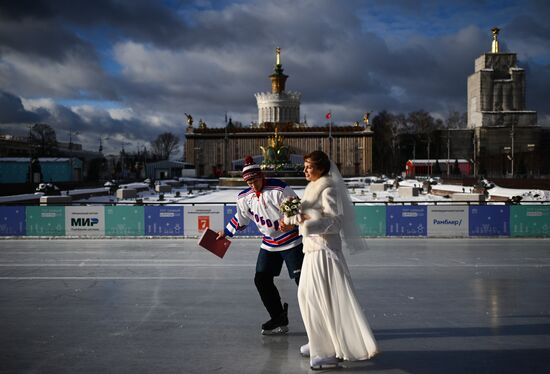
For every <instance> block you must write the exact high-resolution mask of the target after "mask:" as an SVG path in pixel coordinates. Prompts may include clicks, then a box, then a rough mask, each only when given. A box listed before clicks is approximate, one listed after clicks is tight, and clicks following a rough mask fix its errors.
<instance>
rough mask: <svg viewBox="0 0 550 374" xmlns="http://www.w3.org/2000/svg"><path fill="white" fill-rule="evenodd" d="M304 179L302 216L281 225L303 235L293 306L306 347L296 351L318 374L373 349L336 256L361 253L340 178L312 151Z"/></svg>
mask: <svg viewBox="0 0 550 374" xmlns="http://www.w3.org/2000/svg"><path fill="white" fill-rule="evenodd" d="M304 174H305V177H306V179H307V180H308V181H309V182H310V183H309V184H308V185H307V187H306V189H305V192H304V196H303V198H302V213H300V214H298V215H295V216H293V217H288V218H285V219H286V220H287V221H288V222H289V223H292V224H299V226H300V233H301V234H302V235H303V244H304V254H305V256H304V262H303V264H302V271H301V276H300V285H299V287H298V301H299V304H300V312H301V314H302V319H303V321H304V325H305V327H306V332H307V336H308V340H309V343H308V344H306V345H304V346H302V347H301V348H300V351H301V353H302V354H303V355H304V356H310V364H311V368H312V369H317V370H319V369H325V368H330V367H335V366H338V362H339V361H340V360H350V361H351V360H366V359H369V358H371V357H373V356H374V355H375V354H376V353H377V352H378V348H377V346H376V341H375V339H374V336H373V334H372V331H371V329H370V327H369V324H368V322H367V319H366V318H365V315H364V313H363V310H362V308H361V305H360V304H359V301H358V300H357V296H356V294H355V290H354V287H353V283H352V280H351V276H350V273H349V270H348V267H347V264H346V260H345V258H344V255H343V253H342V247H343V244H344V246H347V247H348V249H349V250H350V251H354V250H360V249H361V247H362V248H366V247H365V243H364V240H363V239H361V237H360V235H359V233H358V231H357V230H356V227H357V225H356V224H355V218H354V215H353V206H352V204H351V202H350V198H349V194H348V192H347V189H346V188H345V184H344V182H343V180H342V177H341V175H340V172H339V171H338V169H337V167H336V165H334V163H332V162H330V160H329V158H328V156H327V155H326V154H325V153H323V152H321V151H314V152H311V153H310V154H308V155H306V156H305V157H304ZM341 234H342V236H341ZM342 239H343V240H344V241H342Z"/></svg>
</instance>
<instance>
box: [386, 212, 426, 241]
mask: <svg viewBox="0 0 550 374" xmlns="http://www.w3.org/2000/svg"><path fill="white" fill-rule="evenodd" d="M427 216H428V214H427V209H426V207H425V206H414V205H413V206H388V207H387V209H386V234H387V235H388V236H426V235H427Z"/></svg>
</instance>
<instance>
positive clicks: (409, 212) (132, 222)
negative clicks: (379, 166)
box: [0, 204, 550, 238]
mask: <svg viewBox="0 0 550 374" xmlns="http://www.w3.org/2000/svg"><path fill="white" fill-rule="evenodd" d="M235 211H236V206H235V205H234V204H190V205H179V206H178V205H164V206H139V205H127V206H124V205H116V206H107V205H106V206H101V205H91V206H0V236H3V237H13V236H15V237H17V236H22V237H33V236H35V237H44V236H47V237H64V236H67V237H94V236H97V237H104V236H112V237H117V236H120V237H132V236H136V237H139V236H161V237H162V236H186V237H196V236H198V235H199V234H200V232H201V231H202V230H203V229H204V228H206V227H211V228H213V229H215V230H221V229H223V227H224V225H225V224H226V223H227V222H228V221H229V220H230V219H231V217H232V216H233V215H234V214H235ZM355 213H356V221H357V223H358V225H359V227H360V230H361V234H362V235H363V236H365V237H441V238H445V237H449V238H460V237H550V205H451V204H449V205H364V204H357V205H356V206H355ZM258 224H261V220H259V222H258ZM259 235H260V233H259V231H258V229H257V227H256V225H255V224H253V223H251V224H250V225H248V226H247V227H246V228H245V229H244V230H242V231H240V232H238V234H237V236H259Z"/></svg>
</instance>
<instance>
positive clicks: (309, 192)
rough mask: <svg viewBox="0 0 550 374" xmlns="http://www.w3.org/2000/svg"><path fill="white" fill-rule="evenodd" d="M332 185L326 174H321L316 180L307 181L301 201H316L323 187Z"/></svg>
mask: <svg viewBox="0 0 550 374" xmlns="http://www.w3.org/2000/svg"><path fill="white" fill-rule="evenodd" d="M331 186H332V179H330V177H328V176H327V175H325V176H322V177H321V178H319V179H317V180H316V181H313V182H309V183H308V185H307V186H306V189H305V191H304V197H303V199H302V201H303V202H304V201H307V202H311V203H313V202H315V201H318V200H319V199H320V197H321V193H322V192H323V190H324V189H326V188H328V187H331Z"/></svg>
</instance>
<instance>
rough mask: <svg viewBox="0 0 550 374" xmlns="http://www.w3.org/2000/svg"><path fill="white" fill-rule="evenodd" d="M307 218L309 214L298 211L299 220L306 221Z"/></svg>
mask: <svg viewBox="0 0 550 374" xmlns="http://www.w3.org/2000/svg"><path fill="white" fill-rule="evenodd" d="M308 219H311V217H310V216H308V215H307V214H305V213H300V220H301V221H302V222H303V221H306V220H308Z"/></svg>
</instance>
